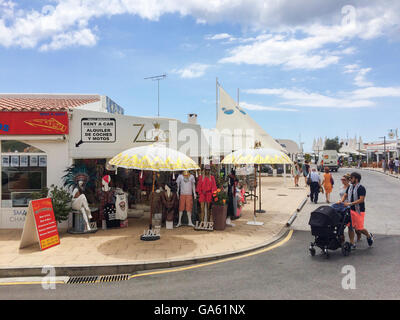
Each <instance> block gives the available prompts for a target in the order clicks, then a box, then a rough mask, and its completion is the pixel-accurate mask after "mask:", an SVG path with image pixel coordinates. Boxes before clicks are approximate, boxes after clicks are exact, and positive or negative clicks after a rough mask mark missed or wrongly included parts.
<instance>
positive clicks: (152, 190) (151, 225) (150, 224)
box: [149, 171, 156, 229]
mask: <svg viewBox="0 0 400 320" xmlns="http://www.w3.org/2000/svg"><path fill="white" fill-rule="evenodd" d="M152 173H153V186H152V188H151V197H150V223H149V229H153V201H152V198H153V197H154V185H155V181H156V176H155V175H154V171H152Z"/></svg>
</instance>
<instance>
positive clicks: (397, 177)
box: [361, 168, 400, 179]
mask: <svg viewBox="0 0 400 320" xmlns="http://www.w3.org/2000/svg"><path fill="white" fill-rule="evenodd" d="M361 170H366V171H371V172H377V173H380V174H384V175H386V176H388V177H392V178H395V179H400V175H393V174H390V173H386V172H383V171H380V170H372V169H365V168H362V169H361Z"/></svg>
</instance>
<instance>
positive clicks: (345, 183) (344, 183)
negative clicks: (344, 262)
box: [338, 173, 361, 242]
mask: <svg viewBox="0 0 400 320" xmlns="http://www.w3.org/2000/svg"><path fill="white" fill-rule="evenodd" d="M341 182H342V186H341V187H340V191H339V199H343V196H344V195H345V194H346V192H347V189H348V188H349V187H350V174H349V173H346V174H345V175H344V176H343V177H342V179H341ZM340 203H341V201H339V202H338V204H340ZM341 205H342V206H343V207H344V204H343V203H341ZM356 234H357V242H359V241H361V232H360V231H358V230H356ZM349 236H350V228H349Z"/></svg>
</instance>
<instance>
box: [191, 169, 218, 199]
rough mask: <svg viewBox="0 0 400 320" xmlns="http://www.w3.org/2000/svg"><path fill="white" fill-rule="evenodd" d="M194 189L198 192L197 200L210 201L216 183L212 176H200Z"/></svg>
mask: <svg viewBox="0 0 400 320" xmlns="http://www.w3.org/2000/svg"><path fill="white" fill-rule="evenodd" d="M196 191H197V192H198V194H199V202H200V203H201V202H207V203H211V201H212V193H213V192H214V191H217V185H216V183H215V178H214V176H212V175H210V176H209V177H207V176H200V177H199V182H198V183H197V188H196Z"/></svg>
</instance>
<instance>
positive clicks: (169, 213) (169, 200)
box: [161, 191, 178, 221]
mask: <svg viewBox="0 0 400 320" xmlns="http://www.w3.org/2000/svg"><path fill="white" fill-rule="evenodd" d="M161 200H162V203H163V205H164V208H165V220H166V221H173V220H174V214H175V210H176V207H177V204H178V197H177V195H176V193H175V192H172V191H171V193H170V195H169V196H168V193H167V192H166V191H165V192H163V193H162V195H161Z"/></svg>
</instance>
